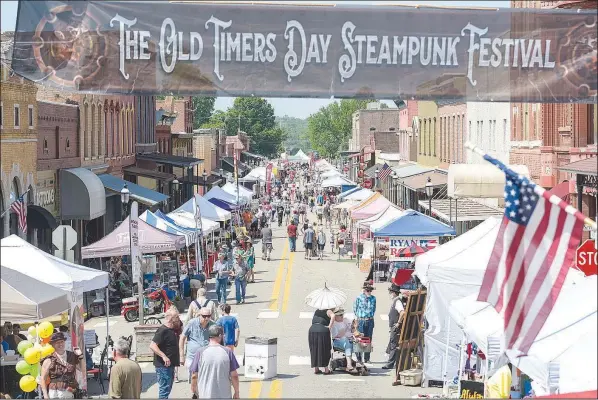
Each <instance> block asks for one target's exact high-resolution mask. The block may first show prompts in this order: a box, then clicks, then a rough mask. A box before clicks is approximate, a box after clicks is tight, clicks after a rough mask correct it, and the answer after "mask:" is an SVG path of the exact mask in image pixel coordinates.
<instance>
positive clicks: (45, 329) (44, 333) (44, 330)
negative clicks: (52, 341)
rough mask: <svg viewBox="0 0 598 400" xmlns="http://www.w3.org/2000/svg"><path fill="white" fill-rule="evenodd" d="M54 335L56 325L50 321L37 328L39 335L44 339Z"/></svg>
mask: <svg viewBox="0 0 598 400" xmlns="http://www.w3.org/2000/svg"><path fill="white" fill-rule="evenodd" d="M52 333H54V325H52V323H50V322H48V321H44V322H42V323H41V324H39V325H38V326H37V334H38V335H39V337H40V338H42V339H45V338H47V337H50V336H52Z"/></svg>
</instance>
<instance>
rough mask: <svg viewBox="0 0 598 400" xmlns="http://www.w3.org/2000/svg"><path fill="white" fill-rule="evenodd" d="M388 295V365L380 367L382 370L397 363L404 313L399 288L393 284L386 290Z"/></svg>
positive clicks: (390, 367) (391, 367)
mask: <svg viewBox="0 0 598 400" xmlns="http://www.w3.org/2000/svg"><path fill="white" fill-rule="evenodd" d="M388 293H390V310H389V311H388V327H389V329H390V337H389V339H388V346H386V354H388V363H386V365H384V366H383V367H382V368H383V369H393V368H394V366H395V362H396V361H397V344H398V340H399V334H400V333H401V324H402V322H403V315H404V313H405V307H404V306H403V302H402V301H401V288H400V287H399V286H397V285H395V284H394V283H393V284H392V285H391V286H390V287H389V288H388Z"/></svg>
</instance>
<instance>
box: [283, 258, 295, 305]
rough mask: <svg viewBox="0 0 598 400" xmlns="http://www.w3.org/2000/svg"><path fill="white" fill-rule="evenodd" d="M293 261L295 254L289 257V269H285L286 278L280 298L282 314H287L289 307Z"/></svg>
mask: <svg viewBox="0 0 598 400" xmlns="http://www.w3.org/2000/svg"><path fill="white" fill-rule="evenodd" d="M293 261H295V253H290V255H289V267H288V268H287V277H286V279H285V282H284V294H283V296H282V313H283V314H284V313H286V312H287V306H288V305H289V297H290V293H291V282H292V273H293Z"/></svg>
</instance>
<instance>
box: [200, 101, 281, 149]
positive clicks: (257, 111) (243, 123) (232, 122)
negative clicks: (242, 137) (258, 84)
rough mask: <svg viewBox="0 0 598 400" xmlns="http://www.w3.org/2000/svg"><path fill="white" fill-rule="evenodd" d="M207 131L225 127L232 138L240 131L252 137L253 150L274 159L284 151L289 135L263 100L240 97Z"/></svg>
mask: <svg viewBox="0 0 598 400" xmlns="http://www.w3.org/2000/svg"><path fill="white" fill-rule="evenodd" d="M202 127H205V128H224V129H226V134H227V135H229V136H233V135H236V134H237V132H238V131H239V130H241V131H243V132H245V133H247V135H248V136H249V138H250V147H251V151H252V152H255V153H257V154H261V155H264V156H273V155H276V154H277V153H278V152H280V151H282V143H283V142H284V140H285V139H286V132H285V131H284V130H283V129H282V128H280V127H279V126H278V125H277V124H276V118H275V116H274V108H273V107H272V105H271V104H270V103H268V101H266V100H265V99H263V98H261V97H237V98H236V99H235V101H234V103H233V106H232V107H231V108H229V109H228V110H226V111H225V112H214V113H213V115H212V116H211V118H210V119H209V120H208V122H206V123H204V124H203V125H202Z"/></svg>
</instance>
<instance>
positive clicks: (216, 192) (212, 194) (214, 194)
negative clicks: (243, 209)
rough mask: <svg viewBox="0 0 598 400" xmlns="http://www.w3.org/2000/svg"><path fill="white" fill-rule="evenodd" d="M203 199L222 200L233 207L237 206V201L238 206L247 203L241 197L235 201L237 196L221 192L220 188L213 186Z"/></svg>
mask: <svg viewBox="0 0 598 400" xmlns="http://www.w3.org/2000/svg"><path fill="white" fill-rule="evenodd" d="M204 198H205V199H206V200H209V199H219V200H224V201H226V202H227V203H231V204H234V205H237V200H238V204H239V205H243V204H247V202H248V201H247V199H246V198H244V197H242V196H238V199H237V195H235V194H230V193H228V192H225V191H224V190H222V188H221V187H218V186H213V187H212V188H211V189H210V190H209V191H208V193H206V194H205V196H204Z"/></svg>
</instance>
